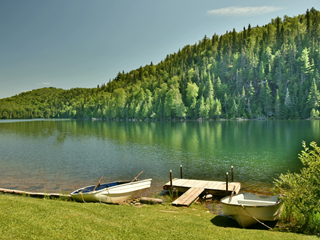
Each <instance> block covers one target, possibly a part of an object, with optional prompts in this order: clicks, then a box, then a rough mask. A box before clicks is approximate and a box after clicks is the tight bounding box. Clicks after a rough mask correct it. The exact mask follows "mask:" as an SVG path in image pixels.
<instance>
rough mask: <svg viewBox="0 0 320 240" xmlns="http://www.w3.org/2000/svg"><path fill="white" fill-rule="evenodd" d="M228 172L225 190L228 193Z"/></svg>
mask: <svg viewBox="0 0 320 240" xmlns="http://www.w3.org/2000/svg"><path fill="white" fill-rule="evenodd" d="M228 184H229V173H228V172H227V173H226V192H227V193H228Z"/></svg>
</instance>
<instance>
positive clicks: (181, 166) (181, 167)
mask: <svg viewBox="0 0 320 240" xmlns="http://www.w3.org/2000/svg"><path fill="white" fill-rule="evenodd" d="M180 178H181V179H182V165H180Z"/></svg>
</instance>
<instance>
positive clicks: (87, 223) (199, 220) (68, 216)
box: [0, 195, 319, 240]
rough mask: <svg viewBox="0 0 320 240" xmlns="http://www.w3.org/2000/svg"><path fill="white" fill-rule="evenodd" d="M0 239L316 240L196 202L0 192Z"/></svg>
mask: <svg viewBox="0 0 320 240" xmlns="http://www.w3.org/2000/svg"><path fill="white" fill-rule="evenodd" d="M0 238H1V239H281V240H283V239H311V238H313V239H319V238H317V237H316V236H307V235H301V234H295V233H284V232H277V231H268V230H256V229H241V228H239V227H238V226H237V225H236V224H235V222H234V221H233V220H232V219H229V218H226V217H222V216H215V215H213V214H212V213H210V212H208V211H207V209H206V208H205V207H203V206H201V205H196V204H195V205H192V206H191V207H189V208H177V207H173V206H171V205H169V204H164V205H142V206H140V207H135V206H132V205H108V204H99V203H87V204H85V203H76V202H67V201H59V200H50V199H36V198H30V197H19V196H12V195H0Z"/></svg>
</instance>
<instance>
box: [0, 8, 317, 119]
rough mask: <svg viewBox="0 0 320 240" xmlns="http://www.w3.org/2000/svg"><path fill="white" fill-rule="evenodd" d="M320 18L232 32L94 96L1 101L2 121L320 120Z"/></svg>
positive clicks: (39, 94) (45, 93) (70, 93)
mask: <svg viewBox="0 0 320 240" xmlns="http://www.w3.org/2000/svg"><path fill="white" fill-rule="evenodd" d="M319 40H320V12H319V11H317V10H316V9H314V8H311V10H310V11H309V10H307V11H306V13H305V14H301V15H299V16H296V17H289V16H284V17H283V18H280V17H277V18H275V19H272V20H271V22H270V23H269V24H266V25H264V26H262V27H259V26H256V27H251V25H250V24H249V26H248V27H247V28H245V27H244V28H243V31H241V32H236V31H235V29H233V31H229V32H226V34H224V35H221V36H218V35H216V34H214V35H213V36H212V37H211V38H208V37H207V36H205V37H204V38H203V39H202V40H200V41H199V43H197V44H194V45H187V46H184V47H183V48H182V49H181V50H180V49H179V51H178V52H177V53H173V54H169V55H167V57H166V58H165V59H164V60H163V61H161V62H160V63H159V64H157V65H154V64H153V63H152V62H151V63H150V64H149V65H146V66H145V67H140V68H139V69H135V70H132V71H130V72H127V73H125V72H122V73H120V72H119V73H118V75H117V77H116V78H115V79H113V80H112V81H110V82H108V83H107V84H102V85H101V86H97V88H93V89H84V88H74V89H70V90H62V89H56V88H42V89H37V90H33V91H30V92H25V93H21V94H19V95H17V96H14V97H10V98H5V99H0V118H1V119H10V118H85V119H88V118H101V119H142V120H143V119H165V120H167V119H181V118H183V119H198V118H202V119H216V118H227V119H235V118H249V119H255V118H273V119H305V118H319V108H320V93H319V90H318V88H319V82H320V74H319V72H320V41H319Z"/></svg>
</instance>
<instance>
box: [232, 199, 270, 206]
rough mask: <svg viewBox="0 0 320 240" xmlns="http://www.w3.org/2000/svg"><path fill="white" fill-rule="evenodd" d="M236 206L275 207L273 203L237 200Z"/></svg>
mask: <svg viewBox="0 0 320 240" xmlns="http://www.w3.org/2000/svg"><path fill="white" fill-rule="evenodd" d="M238 204H241V205H250V206H268V205H275V204H276V203H275V202H273V201H261V200H250V199H239V200H238Z"/></svg>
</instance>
